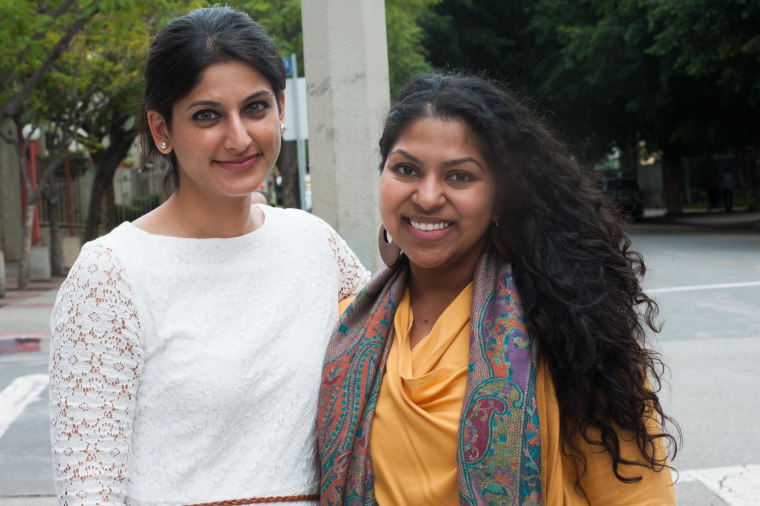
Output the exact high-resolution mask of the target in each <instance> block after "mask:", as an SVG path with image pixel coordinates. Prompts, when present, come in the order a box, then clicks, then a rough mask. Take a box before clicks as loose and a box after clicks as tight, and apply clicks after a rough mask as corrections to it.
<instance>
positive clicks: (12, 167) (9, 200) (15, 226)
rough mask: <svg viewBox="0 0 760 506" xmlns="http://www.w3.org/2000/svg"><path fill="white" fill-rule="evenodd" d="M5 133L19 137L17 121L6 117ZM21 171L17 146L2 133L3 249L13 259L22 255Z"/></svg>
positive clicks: (0, 219) (0, 245) (0, 217)
mask: <svg viewBox="0 0 760 506" xmlns="http://www.w3.org/2000/svg"><path fill="white" fill-rule="evenodd" d="M0 129H2V133H3V136H4V137H8V138H10V139H16V138H17V137H18V133H17V131H16V124H15V123H14V122H13V121H12V120H10V119H6V120H5V122H3V124H2V125H0ZM21 235H22V219H21V175H20V174H19V171H18V152H17V151H16V147H15V146H13V145H12V144H8V143H7V142H5V140H4V139H3V138H2V137H0V250H2V251H3V252H4V253H5V259H6V260H7V261H9V262H14V261H18V260H19V258H21Z"/></svg>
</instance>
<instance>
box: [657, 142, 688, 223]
mask: <svg viewBox="0 0 760 506" xmlns="http://www.w3.org/2000/svg"><path fill="white" fill-rule="evenodd" d="M662 180H663V190H664V197H665V208H666V209H667V211H668V214H680V213H682V212H683V201H684V199H683V193H684V191H683V159H682V158H681V153H680V152H679V151H678V150H677V149H676V148H674V147H666V148H665V149H663V151H662Z"/></svg>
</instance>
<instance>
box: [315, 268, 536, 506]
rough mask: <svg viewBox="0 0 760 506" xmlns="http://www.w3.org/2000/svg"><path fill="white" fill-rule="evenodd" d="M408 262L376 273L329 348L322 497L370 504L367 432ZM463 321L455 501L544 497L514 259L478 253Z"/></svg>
mask: <svg viewBox="0 0 760 506" xmlns="http://www.w3.org/2000/svg"><path fill="white" fill-rule="evenodd" d="M407 269H408V267H407V264H406V262H401V263H400V265H399V266H397V267H396V268H394V269H388V268H385V267H383V268H382V269H381V270H380V271H378V272H377V273H376V274H375V275H374V276H373V278H372V280H371V281H370V283H369V284H368V285H367V286H366V287H365V289H364V290H363V291H362V292H361V293H360V294H359V296H358V297H357V299H356V300H355V301H354V303H353V304H352V305H351V306H350V307H349V308H348V310H347V311H346V312H345V313H344V315H343V316H342V317H341V320H340V323H339V324H338V327H337V329H336V330H335V333H334V335H333V337H332V340H331V341H330V345H329V346H328V350H327V354H326V356H325V365H324V368H323V372H322V389H321V392H320V402H319V417H318V423H319V452H320V457H321V462H322V483H321V492H322V495H321V499H322V504H330V505H340V504H346V505H371V504H375V497H374V486H373V483H374V482H373V477H372V460H371V455H370V452H369V447H370V445H369V435H370V430H371V427H372V419H373V417H374V413H375V408H376V406H377V399H378V396H379V394H380V385H381V383H382V380H383V373H384V372H385V361H386V359H387V356H388V351H389V350H390V345H391V342H392V340H393V315H394V313H395V310H396V307H397V306H398V303H399V301H400V299H401V296H402V294H403V292H404V288H405V286H406V279H407ZM470 327H471V329H472V330H471V335H470V365H469V372H468V377H467V387H466V390H465V398H464V403H463V407H462V415H461V418H460V429H459V442H458V454H457V468H458V469H457V474H458V482H459V502H460V504H462V505H486V504H511V505H534V504H541V442H540V436H539V422H538V408H537V405H536V391H535V384H536V367H535V361H534V359H533V351H532V349H531V340H530V337H529V336H528V333H527V329H526V327H525V321H524V315H523V309H522V305H521V303H520V297H519V295H518V292H517V287H516V285H515V283H514V280H513V279H512V269H511V266H510V265H509V264H507V263H505V262H504V260H503V259H502V258H501V257H499V256H498V255H495V254H488V253H486V254H484V255H483V256H482V257H481V258H480V260H479V262H478V265H477V267H476V271H475V277H474V282H473V300H472V315H471V324H470Z"/></svg>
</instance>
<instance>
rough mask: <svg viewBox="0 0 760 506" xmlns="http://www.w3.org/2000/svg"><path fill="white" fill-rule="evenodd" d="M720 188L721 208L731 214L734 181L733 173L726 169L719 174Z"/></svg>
mask: <svg viewBox="0 0 760 506" xmlns="http://www.w3.org/2000/svg"><path fill="white" fill-rule="evenodd" d="M720 187H721V189H722V190H723V206H724V208H725V209H726V211H728V212H731V211H732V210H733V208H734V189H735V188H736V180H735V179H734V173H733V172H731V171H730V170H729V169H728V167H724V168H723V170H722V171H721V173H720Z"/></svg>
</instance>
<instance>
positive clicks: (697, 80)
mask: <svg viewBox="0 0 760 506" xmlns="http://www.w3.org/2000/svg"><path fill="white" fill-rule="evenodd" d="M757 11H758V6H757V2H748V1H742V0H735V1H728V2H726V1H720V0H688V1H686V2H682V1H680V0H663V1H661V0H621V1H615V2H611V1H608V0H584V1H580V2H578V1H571V0H537V1H535V2H530V3H529V2H520V1H518V0H508V1H501V2H498V1H496V0H482V1H479V2H474V1H472V0H443V2H442V3H441V4H440V5H439V6H438V7H437V8H436V9H435V12H434V13H433V14H431V15H430V16H428V17H427V19H426V20H425V23H424V26H425V30H426V33H427V38H426V41H425V45H426V47H427V48H428V51H429V53H430V58H431V61H432V62H433V64H435V65H436V66H446V64H450V65H452V66H456V67H465V68H470V69H475V70H486V71H488V72H489V73H490V75H492V76H494V77H497V78H500V79H502V80H504V81H507V82H509V83H510V84H511V85H512V86H513V87H514V88H516V89H517V90H520V91H523V92H526V93H527V94H529V95H531V96H534V97H536V100H537V102H538V104H539V107H540V108H541V109H544V110H548V111H551V116H550V117H549V120H550V121H551V122H552V123H553V124H554V125H555V127H556V129H557V130H558V131H559V132H560V133H561V135H562V136H563V137H564V138H565V139H566V140H567V141H568V142H569V143H570V145H571V147H572V149H573V150H574V152H575V154H576V156H577V157H578V158H579V159H580V160H585V161H588V162H593V161H595V160H598V159H600V158H602V157H604V156H606V154H607V153H608V152H609V151H610V150H611V149H612V148H617V149H619V150H620V152H621V163H623V165H624V168H626V169H628V170H630V171H635V169H636V160H637V156H636V152H637V149H638V146H639V143H640V141H645V142H646V144H647V146H648V148H649V150H652V151H657V152H659V153H660V154H661V158H662V161H663V168H664V186H665V201H666V205H667V207H668V211H670V212H680V211H681V209H682V206H683V191H682V190H683V170H682V160H683V158H684V157H687V156H698V155H703V154H704V153H705V152H706V151H709V152H715V151H716V150H723V149H727V148H729V147H730V143H731V141H733V142H734V144H738V145H740V146H746V145H747V144H748V143H750V142H755V143H756V142H757V141H756V139H757V138H758V137H760V136H758V127H757V123H758V120H757V118H758V114H757V110H756V105H755V104H756V103H757V96H758V94H757V92H758V88H759V87H758V84H757V83H758V82H760V79H759V78H760V73H759V72H758V62H757V57H758V46H760V43H758V35H757V30H756V27H757V26H758V24H759V23H760V19H759V18H758V12H757ZM716 90H717V91H719V93H715V92H716ZM752 139H755V141H752Z"/></svg>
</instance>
